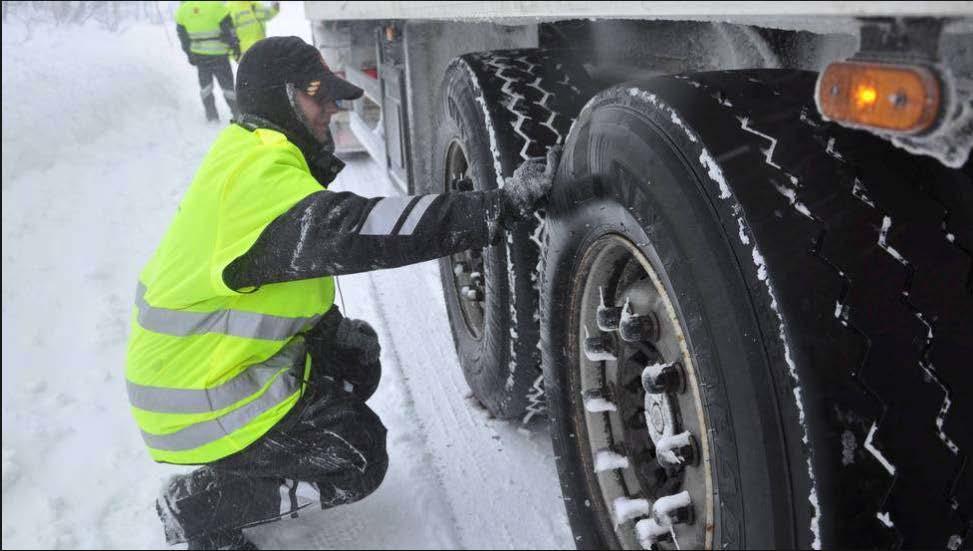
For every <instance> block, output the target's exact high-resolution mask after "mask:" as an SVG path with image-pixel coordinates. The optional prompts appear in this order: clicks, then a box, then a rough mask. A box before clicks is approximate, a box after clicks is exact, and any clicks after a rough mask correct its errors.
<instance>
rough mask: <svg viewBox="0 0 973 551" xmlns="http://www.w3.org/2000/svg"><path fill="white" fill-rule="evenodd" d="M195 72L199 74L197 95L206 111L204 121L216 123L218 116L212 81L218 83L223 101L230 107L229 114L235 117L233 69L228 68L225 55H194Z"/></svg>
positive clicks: (228, 64)
mask: <svg viewBox="0 0 973 551" xmlns="http://www.w3.org/2000/svg"><path fill="white" fill-rule="evenodd" d="M193 59H195V61H196V70H197V71H198V72H199V95H200V97H201V98H202V100H203V108H204V109H206V120H210V121H218V120H220V116H219V114H218V113H217V112H216V99H215V97H214V95H213V79H214V77H215V79H216V81H217V82H219V83H220V88H221V89H222V90H223V99H225V100H226V104H227V105H228V106H229V107H230V112H231V113H232V114H233V116H234V117H235V116H236V114H237V107H236V91H235V90H234V88H233V69H231V68H230V60H229V59H228V58H227V57H226V56H225V55H194V57H193Z"/></svg>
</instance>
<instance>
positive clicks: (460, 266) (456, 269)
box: [453, 262, 467, 276]
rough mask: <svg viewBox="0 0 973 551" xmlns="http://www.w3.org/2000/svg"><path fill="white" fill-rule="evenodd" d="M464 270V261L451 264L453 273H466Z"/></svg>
mask: <svg viewBox="0 0 973 551" xmlns="http://www.w3.org/2000/svg"><path fill="white" fill-rule="evenodd" d="M466 270H467V267H466V262H457V263H456V264H453V274H455V275H458V276H459V275H463V274H465V273H466Z"/></svg>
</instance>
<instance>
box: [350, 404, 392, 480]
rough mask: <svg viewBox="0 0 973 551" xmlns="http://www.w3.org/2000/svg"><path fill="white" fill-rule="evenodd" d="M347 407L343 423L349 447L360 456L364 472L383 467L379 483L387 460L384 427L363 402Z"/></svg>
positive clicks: (383, 474)
mask: <svg viewBox="0 0 973 551" xmlns="http://www.w3.org/2000/svg"><path fill="white" fill-rule="evenodd" d="M348 407H349V408H350V409H351V410H352V413H351V415H349V417H348V418H347V420H346V423H345V424H346V427H345V428H346V430H345V434H346V435H348V442H349V445H351V446H352V447H354V448H356V451H357V453H360V454H361V456H362V458H363V459H364V461H363V463H364V465H363V466H364V467H365V469H364V470H369V468H370V467H372V466H378V465H384V467H382V469H381V471H382V472H381V475H380V476H379V482H381V478H382V477H384V476H385V468H386V467H387V466H388V459H389V458H388V452H387V450H386V447H385V446H386V433H387V431H386V429H385V425H384V424H382V420H381V419H380V418H379V417H378V415H377V414H376V413H375V412H374V411H372V409H371V408H370V407H368V406H367V405H365V403H364V402H359V401H357V400H354V401H350V402H349V405H348ZM376 487H377V485H376Z"/></svg>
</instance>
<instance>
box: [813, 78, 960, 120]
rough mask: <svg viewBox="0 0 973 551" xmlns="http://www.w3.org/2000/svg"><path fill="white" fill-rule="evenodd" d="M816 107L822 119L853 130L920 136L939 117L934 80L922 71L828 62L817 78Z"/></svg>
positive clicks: (938, 96)
mask: <svg viewBox="0 0 973 551" xmlns="http://www.w3.org/2000/svg"><path fill="white" fill-rule="evenodd" d="M817 100H818V108H819V109H820V110H821V114H822V115H824V116H825V117H827V118H829V119H831V120H835V121H839V122H843V123H848V124H852V125H856V126H866V127H870V128H876V129H880V130H885V131H891V132H895V133H902V134H920V133H922V132H925V131H926V130H929V129H930V128H932V127H933V126H934V125H935V123H936V120H937V119H938V118H939V112H940V104H941V101H942V92H941V90H940V85H939V80H938V79H937V78H936V77H935V75H933V73H932V71H930V70H929V69H927V68H925V67H919V66H909V65H885V64H878V63H859V62H850V61H845V62H839V63H832V64H830V65H828V67H827V68H826V69H825V70H824V72H823V73H821V76H820V77H819V78H818V89H817Z"/></svg>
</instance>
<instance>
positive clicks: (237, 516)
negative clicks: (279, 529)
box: [156, 376, 388, 548]
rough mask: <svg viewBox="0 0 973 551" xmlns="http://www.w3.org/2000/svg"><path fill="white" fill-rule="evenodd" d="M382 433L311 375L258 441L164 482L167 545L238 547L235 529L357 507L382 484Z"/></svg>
mask: <svg viewBox="0 0 973 551" xmlns="http://www.w3.org/2000/svg"><path fill="white" fill-rule="evenodd" d="M385 435H386V430H385V426H384V425H383V424H382V422H381V420H380V419H379V417H378V415H376V414H375V412H373V411H372V410H371V408H369V407H368V406H367V405H365V403H364V402H363V401H362V400H361V398H360V397H358V396H355V395H353V394H351V393H349V392H346V391H345V390H344V389H343V388H341V386H340V385H339V384H337V383H334V382H332V381H328V380H326V379H325V378H323V377H313V376H312V381H311V383H310V384H309V386H308V389H307V391H306V392H305V394H304V396H302V397H301V399H300V401H299V402H298V403H297V404H296V405H295V406H294V408H293V409H292V410H291V411H290V413H288V415H287V416H286V417H285V418H284V419H282V420H281V421H280V423H278V424H277V426H275V427H274V428H272V429H270V431H269V432H267V434H265V435H264V436H263V437H261V438H260V439H259V440H257V441H256V442H254V443H253V444H251V445H250V446H249V447H247V448H246V449H245V450H243V451H241V452H239V453H237V454H234V455H231V456H229V457H226V458H224V459H221V460H219V461H216V462H214V463H210V464H208V465H205V466H203V467H200V468H199V469H197V470H195V471H193V472H191V473H188V474H184V475H177V476H174V477H173V478H172V479H171V480H170V482H169V483H168V485H167V486H166V487H165V488H164V489H163V491H162V495H161V496H160V498H159V500H158V501H157V503H156V508H157V511H158V513H159V517H160V519H161V520H162V523H163V525H164V528H165V532H166V539H167V540H168V543H169V544H170V545H172V544H176V543H181V542H184V541H189V542H190V548H193V547H192V546H193V542H194V541H209V542H211V543H212V542H220V541H225V542H236V543H237V544H238V545H239V542H240V540H239V539H238V537H239V534H240V529H242V528H246V527H248V526H255V525H258V524H263V523H267V522H271V521H275V520H279V519H283V518H288V517H291V518H297V516H298V511H299V510H301V509H303V508H305V507H308V506H311V505H320V507H321V508H322V509H330V508H331V507H335V506H338V505H343V504H346V503H352V502H355V501H358V500H360V499H362V498H363V497H365V496H367V495H369V494H370V493H372V492H373V491H375V489H376V488H378V486H379V485H380V484H381V483H382V480H383V479H384V478H385V472H386V470H387V469H388V455H387V453H386V448H385ZM234 538H237V539H234ZM203 547H204V548H209V547H207V546H206V545H204V546H203ZM216 547H218V545H217V546H214V547H213V548H216Z"/></svg>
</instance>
